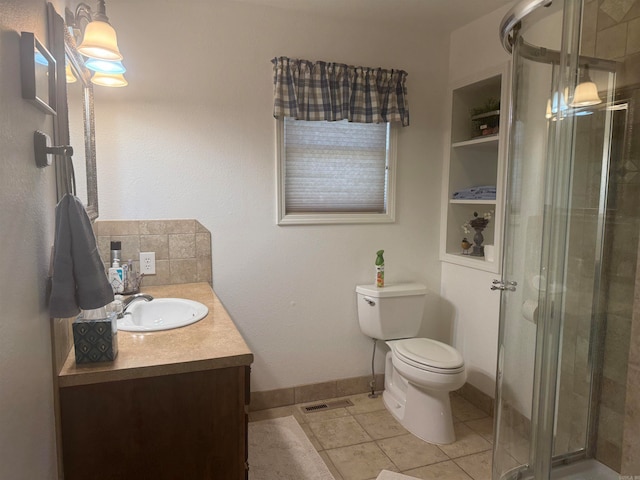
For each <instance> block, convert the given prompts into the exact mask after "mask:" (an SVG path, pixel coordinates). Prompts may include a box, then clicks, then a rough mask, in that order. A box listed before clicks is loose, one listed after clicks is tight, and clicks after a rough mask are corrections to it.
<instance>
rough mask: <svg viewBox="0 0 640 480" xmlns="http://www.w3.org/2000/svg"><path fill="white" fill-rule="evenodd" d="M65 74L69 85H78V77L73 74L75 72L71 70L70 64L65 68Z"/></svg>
mask: <svg viewBox="0 0 640 480" xmlns="http://www.w3.org/2000/svg"><path fill="white" fill-rule="evenodd" d="M64 74H65V77H66V79H67V83H76V82H77V81H78V79H77V78H76V76H75V75H74V74H73V70H71V65H69V64H68V63H67V64H66V65H65V67H64Z"/></svg>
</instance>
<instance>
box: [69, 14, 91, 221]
mask: <svg viewBox="0 0 640 480" xmlns="http://www.w3.org/2000/svg"><path fill="white" fill-rule="evenodd" d="M70 28H71V27H69V26H68V25H66V24H65V25H64V51H65V61H66V60H69V62H71V65H72V67H73V69H74V70H75V72H74V73H77V74H78V77H79V78H78V81H79V82H81V84H82V87H83V88H82V90H83V92H84V95H83V98H82V105H83V108H82V118H83V125H84V151H85V160H86V172H87V179H86V180H87V203H86V205H85V208H86V210H87V214H88V215H89V218H90V219H91V221H93V220H95V219H96V218H98V175H97V167H96V131H95V113H94V106H93V98H94V97H93V85H92V83H91V73H90V72H89V70H88V69H87V68H86V67H85V65H84V59H83V57H82V55H81V54H80V53H79V52H78V50H77V48H76V41H75V39H74V38H73V35H72V34H71V33H70ZM63 81H64V83H65V89H66V78H65V79H63ZM66 103H67V115H66V122H61V123H62V124H61V125H60V129H61V132H60V133H61V135H62V136H63V137H64V136H66V138H67V140H69V138H70V132H69V116H68V105H69V101H68V98H67V102H66ZM68 144H70V143H69V142H68ZM68 172H70V174H71V185H72V189H73V193H74V195H75V193H76V188H75V177H74V174H73V164H71V165H70V166H69V167H68ZM83 200H84V199H83Z"/></svg>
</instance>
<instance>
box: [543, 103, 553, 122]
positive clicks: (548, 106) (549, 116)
mask: <svg viewBox="0 0 640 480" xmlns="http://www.w3.org/2000/svg"><path fill="white" fill-rule="evenodd" d="M551 117H553V113H551V99H549V100H547V111H546V113H545V114H544V118H546V119H547V120H549V119H550V118H551Z"/></svg>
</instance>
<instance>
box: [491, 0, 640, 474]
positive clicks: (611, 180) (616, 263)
mask: <svg viewBox="0 0 640 480" xmlns="http://www.w3.org/2000/svg"><path fill="white" fill-rule="evenodd" d="M634 3H639V4H638V5H634ZM627 7H628V8H627ZM633 8H638V13H637V14H636V13H634V12H631V13H629V12H630V10H631V9H633ZM616 9H617V10H616ZM625 9H627V11H626V12H625ZM628 15H631V17H633V15H636V17H639V18H640V2H634V1H631V0H630V1H627V2H614V1H611V0H591V1H589V2H583V1H580V0H553V1H552V0H526V1H523V2H521V3H519V4H517V5H516V6H515V7H514V8H513V9H512V10H511V11H510V12H509V13H508V14H507V16H506V17H505V19H504V20H503V22H502V25H501V35H502V41H503V44H504V45H505V48H507V50H508V51H510V52H511V53H512V65H513V94H512V105H511V123H510V128H511V130H510V148H509V161H508V169H509V172H508V189H507V202H506V206H507V208H506V210H505V219H504V223H505V238H504V245H505V248H504V255H503V259H502V262H503V265H502V278H501V279H500V280H496V281H495V282H494V287H493V288H494V289H499V290H502V293H501V314H500V334H499V350H498V372H497V395H496V408H495V440H494V452H493V479H494V480H498V479H512V478H513V479H516V478H533V479H536V480H540V479H547V478H615V479H618V477H619V475H620V473H623V474H627V475H640V469H638V470H637V471H634V469H635V468H637V463H634V462H638V460H635V459H634V458H635V457H638V456H640V445H638V443H636V441H637V438H636V437H637V434H636V433H631V432H632V431H637V428H638V427H637V424H636V425H632V424H631V417H632V415H629V414H628V411H629V410H632V409H629V408H628V409H627V413H625V402H635V403H634V405H637V404H638V399H637V394H633V392H634V391H635V392H637V391H638V390H637V389H631V390H629V392H628V391H627V390H628V388H627V385H628V382H630V380H628V377H629V379H630V378H632V376H631V375H629V376H628V368H627V367H628V364H629V362H631V363H634V362H635V363H637V364H640V358H635V357H633V355H634V349H633V348H631V349H630V342H629V340H630V338H632V337H633V333H632V329H634V328H635V330H634V333H635V335H636V336H637V335H638V334H639V333H640V330H639V326H638V325H634V321H635V322H638V321H639V320H634V319H633V317H634V316H633V314H632V313H633V311H634V310H635V311H638V310H640V307H638V306H636V307H635V308H634V289H635V283H636V278H637V277H636V262H637V252H638V211H640V207H639V206H638V205H639V204H640V202H639V196H638V193H639V192H640V188H638V184H639V183H640V178H637V177H638V175H637V173H638V168H637V165H638V163H640V161H639V160H640V152H639V150H640V139H639V138H638V137H639V135H638V132H637V131H636V130H637V127H636V128H634V122H635V123H637V122H638V121H639V120H640V119H639V118H638V115H636V111H637V110H638V100H639V98H640V93H639V92H640V90H639V88H640V85H639V84H640V75H639V74H638V72H640V68H638V64H640V61H638V60H637V59H636V57H640V55H636V53H640V45H638V48H637V50H638V52H635V51H634V48H635V47H634V42H636V43H640V41H639V40H638V39H635V40H634V38H635V37H633V35H637V33H632V32H633V31H634V30H633V29H632V27H631V23H633V22H629V18H628ZM605 21H606V22H608V23H607V24H605V23H602V22H605ZM616 22H617V23H616ZM625 22H628V23H629V25H626V24H625ZM611 25H614V26H617V25H623V26H624V27H625V28H627V27H628V29H627V30H625V31H626V32H627V33H628V35H627V36H625V35H618V36H619V37H620V38H617V37H616V36H615V35H611V34H610V32H607V31H606V30H607V29H609V28H612V27H611ZM633 25H634V26H635V28H636V29H640V24H638V25H636V24H635V23H633ZM620 31H622V30H620ZM602 32H604V33H602ZM614 37H615V38H614ZM630 37H631V39H629V38H630ZM616 42H618V43H621V44H622V46H621V48H618V47H617V46H616ZM629 45H631V47H630V46H629ZM632 53H633V54H634V55H631V54H632ZM634 71H635V74H634V73H633V72H634ZM634 117H635V120H634ZM636 296H639V297H640V295H639V294H637V293H636ZM636 317H638V318H640V316H638V315H636ZM630 351H631V353H632V355H631V357H630V356H629V354H630ZM635 355H636V356H640V352H635ZM629 368H631V367H629ZM634 368H635V367H634ZM634 371H635V370H634ZM627 393H629V394H627ZM634 395H635V396H634ZM636 422H637V419H636ZM634 452H635V453H634ZM579 471H583V472H585V471H586V472H588V473H587V474H585V473H580V475H581V476H575V475H576V472H579Z"/></svg>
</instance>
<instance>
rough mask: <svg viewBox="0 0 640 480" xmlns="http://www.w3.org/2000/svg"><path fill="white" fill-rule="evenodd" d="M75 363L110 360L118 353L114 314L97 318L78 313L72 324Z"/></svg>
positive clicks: (116, 327)
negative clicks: (85, 317)
mask: <svg viewBox="0 0 640 480" xmlns="http://www.w3.org/2000/svg"><path fill="white" fill-rule="evenodd" d="M72 327H73V346H74V347H75V351H76V363H92V362H111V361H113V360H115V358H116V356H117V355H118V324H117V320H116V316H115V314H110V315H109V316H108V318H102V319H99V320H85V319H84V318H83V316H82V314H80V315H78V318H76V319H75V320H74V322H73V324H72Z"/></svg>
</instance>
